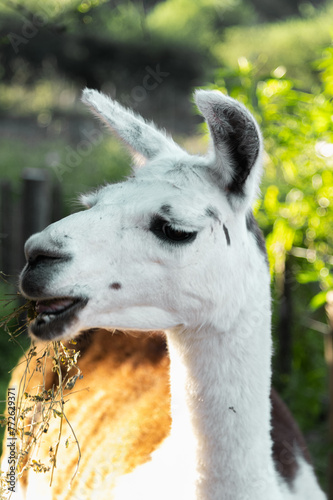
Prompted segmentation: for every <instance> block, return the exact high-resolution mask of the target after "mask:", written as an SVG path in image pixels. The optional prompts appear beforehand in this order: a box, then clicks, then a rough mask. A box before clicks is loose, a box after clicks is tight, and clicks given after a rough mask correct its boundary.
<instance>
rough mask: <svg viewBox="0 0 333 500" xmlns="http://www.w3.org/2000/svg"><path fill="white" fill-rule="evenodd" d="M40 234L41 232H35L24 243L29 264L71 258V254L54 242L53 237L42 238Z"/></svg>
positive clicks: (34, 264)
mask: <svg viewBox="0 0 333 500" xmlns="http://www.w3.org/2000/svg"><path fill="white" fill-rule="evenodd" d="M40 235H41V233H37V234H34V235H33V236H31V237H30V238H29V239H28V240H27V242H26V243H25V245H24V253H25V258H26V261H27V263H28V265H29V266H36V265H37V264H39V263H51V262H53V261H58V262H61V261H66V260H68V259H69V255H68V254H66V253H65V252H63V251H62V250H61V248H60V245H59V244H54V242H53V241H52V240H51V239H47V238H41V236H40ZM45 240H46V241H45Z"/></svg>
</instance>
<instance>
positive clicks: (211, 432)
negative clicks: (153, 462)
mask: <svg viewBox="0 0 333 500" xmlns="http://www.w3.org/2000/svg"><path fill="white" fill-rule="evenodd" d="M259 307H261V310H259ZM168 345H169V352H170V359H171V394H172V417H173V424H172V431H171V436H173V437H174V438H175V440H176V442H177V443H178V447H179V446H180V444H181V441H182V440H184V439H186V438H188V440H190V436H189V435H190V434H191V439H192V441H191V442H192V446H193V450H194V454H195V462H196V463H195V468H196V472H195V474H196V478H197V479H196V484H197V485H196V498H200V500H217V499H221V498H223V499H224V500H229V499H233V500H238V499H244V498H246V499H249V500H252V499H254V498H256V500H261V499H264V498H266V499H267V498H274V499H275V498H279V496H276V495H275V491H276V492H277V484H276V478H275V473H274V467H273V462H272V458H271V438H270V399H269V393H270V385H271V380H270V378H271V367H270V364H271V335H270V305H269V304H268V303H267V300H266V304H263V303H262V302H261V303H259V304H258V310H255V309H252V311H251V312H250V313H249V314H245V311H244V313H241V314H240V317H239V322H238V325H237V328H236V327H235V328H233V329H230V330H229V331H221V330H219V329H217V328H215V327H210V328H206V329H200V330H196V331H194V330H193V331H188V330H182V329H180V328H179V329H174V330H172V331H170V332H168ZM184 447H185V448H186V449H187V448H188V445H187V443H185V444H184ZM189 453H190V451H189ZM185 463H186V462H185ZM251 488H254V489H253V494H251V492H250V489H251ZM261 492H262V495H261ZM221 495H223V497H222V496H221ZM269 495H270V496H269ZM277 495H278V494H277Z"/></svg>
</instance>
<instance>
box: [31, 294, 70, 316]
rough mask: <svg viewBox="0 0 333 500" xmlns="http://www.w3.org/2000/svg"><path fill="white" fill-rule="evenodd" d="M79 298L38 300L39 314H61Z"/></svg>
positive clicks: (36, 307)
mask: <svg viewBox="0 0 333 500" xmlns="http://www.w3.org/2000/svg"><path fill="white" fill-rule="evenodd" d="M76 301H77V300H76V299H69V298H61V299H51V300H38V301H37V302H36V304H35V311H36V313H37V314H42V315H44V314H48V315H50V314H59V313H61V312H63V311H64V310H66V309H68V308H69V307H71V306H72V305H73V304H74V303H75V302H76Z"/></svg>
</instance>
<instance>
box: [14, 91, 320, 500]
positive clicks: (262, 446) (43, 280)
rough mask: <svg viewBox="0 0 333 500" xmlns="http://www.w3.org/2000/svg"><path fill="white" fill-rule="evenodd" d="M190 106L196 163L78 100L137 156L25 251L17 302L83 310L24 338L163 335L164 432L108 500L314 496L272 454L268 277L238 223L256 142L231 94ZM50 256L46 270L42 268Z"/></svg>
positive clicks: (252, 240)
mask: <svg viewBox="0 0 333 500" xmlns="http://www.w3.org/2000/svg"><path fill="white" fill-rule="evenodd" d="M195 100H196V103H197V106H198V108H199V109H200V111H201V113H202V114H203V116H204V118H205V120H206V122H207V124H208V126H209V130H210V135H211V148H210V151H209V153H208V154H207V156H198V155H190V154H188V153H187V152H185V151H184V150H183V149H182V148H180V147H179V146H178V145H176V144H175V143H174V142H173V141H172V139H170V138H169V137H167V135H166V134H164V133H163V132H161V131H159V130H157V129H156V128H155V127H154V125H152V124H148V123H146V122H145V121H144V120H143V119H142V118H141V117H140V116H138V115H136V114H134V113H133V112H131V111H129V110H127V109H125V108H123V107H122V106H121V105H120V104H118V103H116V102H114V101H112V100H111V99H110V98H108V97H106V96H105V95H103V94H101V93H99V92H97V91H93V90H85V91H84V93H83V101H84V102H85V103H86V104H87V105H88V106H90V108H91V109H92V110H93V111H94V113H95V114H96V115H97V116H99V117H100V118H101V119H102V120H103V121H104V122H105V123H107V124H108V126H110V127H111V129H112V131H113V132H114V133H115V134H116V135H117V136H118V137H119V138H120V139H121V140H122V141H123V142H124V143H125V144H126V145H127V146H128V147H129V148H130V150H131V151H132V152H133V155H134V156H136V155H139V158H140V162H139V163H140V165H141V168H137V169H135V172H134V174H133V176H132V177H131V178H129V179H128V180H127V181H125V182H122V183H119V184H115V185H108V186H106V187H103V188H101V189H100V190H98V191H97V192H95V193H92V194H90V195H87V196H84V197H82V201H83V202H84V203H85V205H86V206H87V207H88V208H89V209H88V210H86V211H82V212H79V213H75V214H73V215H70V216H69V217H66V218H65V219H63V220H61V221H59V222H56V223H55V224H52V225H51V226H49V227H48V228H46V229H45V230H44V231H42V232H41V233H39V234H36V235H33V236H32V237H31V238H30V239H29V240H28V242H27V243H26V248H25V251H26V255H27V259H28V264H27V266H26V268H25V270H24V271H23V272H22V275H21V290H22V292H23V294H24V295H25V296H26V297H27V298H30V299H32V300H39V301H40V302H41V301H42V300H43V299H50V298H53V297H75V298H83V299H84V300H85V302H84V304H82V307H81V308H80V309H78V310H77V312H76V315H75V316H73V317H72V318H71V321H70V322H64V323H61V324H60V323H59V322H58V323H57V320H55V319H54V316H53V315H52V314H48V313H45V314H42V315H41V316H42V319H41V320H40V322H39V323H40V327H37V326H36V322H35V324H33V325H32V327H31V335H32V336H33V337H34V336H35V337H39V338H47V337H48V338H52V339H56V338H58V339H60V338H62V339H64V338H71V337H73V336H75V335H77V334H78V333H79V332H81V331H83V330H85V329H88V328H95V327H103V328H121V329H129V328H130V329H142V330H157V329H163V330H166V333H167V341H168V349H169V353H170V359H171V398H172V429H171V434H170V436H169V437H168V438H167V439H166V440H165V441H164V443H163V444H162V445H161V447H160V449H158V450H157V451H156V452H155V453H154V454H153V456H152V460H151V461H150V462H148V463H147V464H145V465H143V466H140V467H138V468H137V469H136V470H135V471H134V472H133V473H131V474H129V475H127V476H123V478H122V479H121V480H120V482H119V484H118V486H117V488H116V491H115V493H114V496H112V498H114V499H115V500H125V499H126V500H129V499H131V500H153V499H154V500H156V499H159V500H161V499H163V500H167V499H168V500H183V499H185V500H289V499H290V500H291V499H292V500H296V499H299V500H321V499H324V498H325V496H324V494H323V493H322V491H321V490H320V488H319V486H318V484H317V481H316V479H315V476H314V473H313V470H312V468H311V467H310V466H309V465H308V464H307V462H305V460H304V459H303V458H302V457H301V456H300V455H299V457H298V464H299V468H298V474H297V476H296V478H295V479H294V481H293V482H292V483H291V484H287V483H286V482H285V481H284V479H283V478H282V477H281V476H280V475H279V473H278V472H277V470H276V468H275V464H274V461H273V458H272V438H271V435H270V430H271V423H270V413H271V408H270V398H269V394H270V388H271V353H272V341H271V333H270V330H271V306H270V301H271V298H270V275H269V269H268V266H267V262H266V256H265V253H264V251H263V248H262V245H261V243H260V240H259V237H258V232H257V229H256V228H255V226H254V225H253V219H251V216H250V214H251V205H252V203H253V201H254V199H255V197H256V195H257V192H258V189H259V182H260V177H261V173H262V140H261V134H260V132H259V128H258V125H257V123H256V121H255V120H254V118H253V117H252V115H251V114H250V113H249V112H248V111H247V110H246V109H245V108H244V107H243V106H242V105H241V104H240V103H238V102H237V101H235V100H233V99H231V98H230V97H226V96H224V95H222V94H221V93H219V92H217V91H204V90H199V91H197V92H196V94H195ZM161 220H165V221H166V226H163V224H162V223H161ZM154 221H155V222H154ZM156 221H157V222H156ZM251 221H252V222H251ZM154 224H155V225H154ZM170 226H171V227H172V229H173V230H179V231H183V232H187V233H197V235H196V237H195V238H192V239H191V238H189V241H183V242H179V243H177V244H175V243H173V242H172V241H170V239H168V238H169V236H166V235H165V231H167V230H169V227H170ZM163 231H164V232H163ZM50 256H51V257H52V256H54V257H56V264H54V263H53V264H50V265H49V266H48V262H47V260H46V257H50ZM37 257H38V258H39V260H40V261H43V259H44V257H45V259H44V260H45V262H44V263H43V265H40V264H36V262H37V260H36V258H37ZM63 257H66V259H65V258H63ZM29 266H30V267H29ZM33 266H34V267H33ZM112 283H116V284H120V285H121V287H117V289H116V287H113V288H112V287H110V284H112ZM34 325H35V326H34ZM295 453H297V450H295ZM103 488H104V492H105V490H106V489H107V488H108V485H107V483H106V484H104V485H103ZM91 498H99V492H98V491H97V492H96V495H95V496H92V497H91ZM110 498H111V497H110Z"/></svg>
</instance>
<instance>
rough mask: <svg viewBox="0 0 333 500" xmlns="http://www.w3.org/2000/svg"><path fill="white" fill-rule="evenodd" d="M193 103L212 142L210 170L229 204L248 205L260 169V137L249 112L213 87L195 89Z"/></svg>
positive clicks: (254, 191) (257, 186) (250, 201)
mask: <svg viewBox="0 0 333 500" xmlns="http://www.w3.org/2000/svg"><path fill="white" fill-rule="evenodd" d="M195 101H196V104H197V106H198V108H199V110H200V111H201V113H202V114H203V116H204V118H205V120H206V122H207V124H208V127H209V131H210V135H211V139H212V142H213V146H214V147H213V153H214V155H213V158H212V160H211V169H212V174H213V176H214V178H215V180H216V181H217V182H218V183H219V184H220V185H221V187H222V188H223V190H224V191H225V192H226V193H227V195H228V198H229V200H230V202H231V203H232V205H233V206H235V207H240V206H242V205H244V204H245V205H246V206H248V205H249V204H251V203H252V202H253V199H254V197H255V196H256V195H257V190H258V188H259V182H260V177H261V170H262V161H261V150H262V139H261V134H260V131H259V127H258V125H257V123H256V121H255V119H254V117H253V116H252V115H251V113H250V112H249V111H248V110H247V109H246V108H245V107H244V106H243V105H242V104H240V103H239V102H238V101H236V100H235V99H232V98H231V97H228V96H225V95H223V94H222V93H221V92H218V91H216V90H212V91H207V90H197V91H196V93H195Z"/></svg>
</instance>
